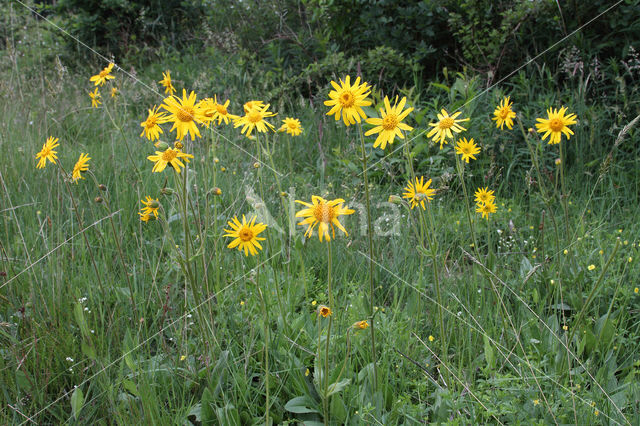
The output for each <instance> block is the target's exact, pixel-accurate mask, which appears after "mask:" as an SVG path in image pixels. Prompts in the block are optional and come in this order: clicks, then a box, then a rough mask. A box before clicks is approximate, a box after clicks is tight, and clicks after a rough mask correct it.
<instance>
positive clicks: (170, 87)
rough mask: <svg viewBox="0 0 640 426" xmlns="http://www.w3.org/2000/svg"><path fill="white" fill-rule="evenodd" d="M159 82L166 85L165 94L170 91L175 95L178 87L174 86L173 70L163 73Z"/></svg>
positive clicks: (163, 85)
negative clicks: (172, 81)
mask: <svg viewBox="0 0 640 426" xmlns="http://www.w3.org/2000/svg"><path fill="white" fill-rule="evenodd" d="M158 83H160V84H161V85H162V87H164V93H165V94H167V93H168V94H169V95H173V92H175V91H176V88H175V87H173V84H172V83H171V71H169V70H167V71H165V72H163V73H162V80H160V81H159V82H158Z"/></svg>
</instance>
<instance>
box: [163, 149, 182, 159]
mask: <svg viewBox="0 0 640 426" xmlns="http://www.w3.org/2000/svg"><path fill="white" fill-rule="evenodd" d="M177 156H178V152H177V151H174V150H172V149H171V148H169V149H167V150H166V151H165V152H163V153H162V159H163V160H164V161H166V162H167V163H170V162H171V161H172V160H173V159H174V158H176V157H177Z"/></svg>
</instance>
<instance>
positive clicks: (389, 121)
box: [382, 114, 398, 130]
mask: <svg viewBox="0 0 640 426" xmlns="http://www.w3.org/2000/svg"><path fill="white" fill-rule="evenodd" d="M397 125H398V117H396V115H395V114H390V115H387V116H386V117H385V118H383V119H382V128H383V129H385V130H393V129H395V128H396V126H397Z"/></svg>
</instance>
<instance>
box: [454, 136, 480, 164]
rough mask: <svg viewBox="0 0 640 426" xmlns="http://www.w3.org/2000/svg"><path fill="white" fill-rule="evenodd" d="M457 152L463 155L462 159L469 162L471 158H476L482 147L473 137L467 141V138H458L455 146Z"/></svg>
mask: <svg viewBox="0 0 640 426" xmlns="http://www.w3.org/2000/svg"><path fill="white" fill-rule="evenodd" d="M455 149H456V154H461V155H462V160H463V161H466V162H467V163H468V162H469V159H472V160H475V159H476V157H475V155H476V154H478V153H479V152H480V147H479V146H478V145H476V143H475V142H474V141H473V138H471V139H469V141H468V142H467V138H462V139H460V140H458V143H457V144H456V146H455Z"/></svg>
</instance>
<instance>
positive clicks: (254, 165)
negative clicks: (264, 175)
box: [253, 161, 260, 169]
mask: <svg viewBox="0 0 640 426" xmlns="http://www.w3.org/2000/svg"><path fill="white" fill-rule="evenodd" d="M253 168H254V169H259V168H260V163H258V162H257V161H256V162H255V163H253Z"/></svg>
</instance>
